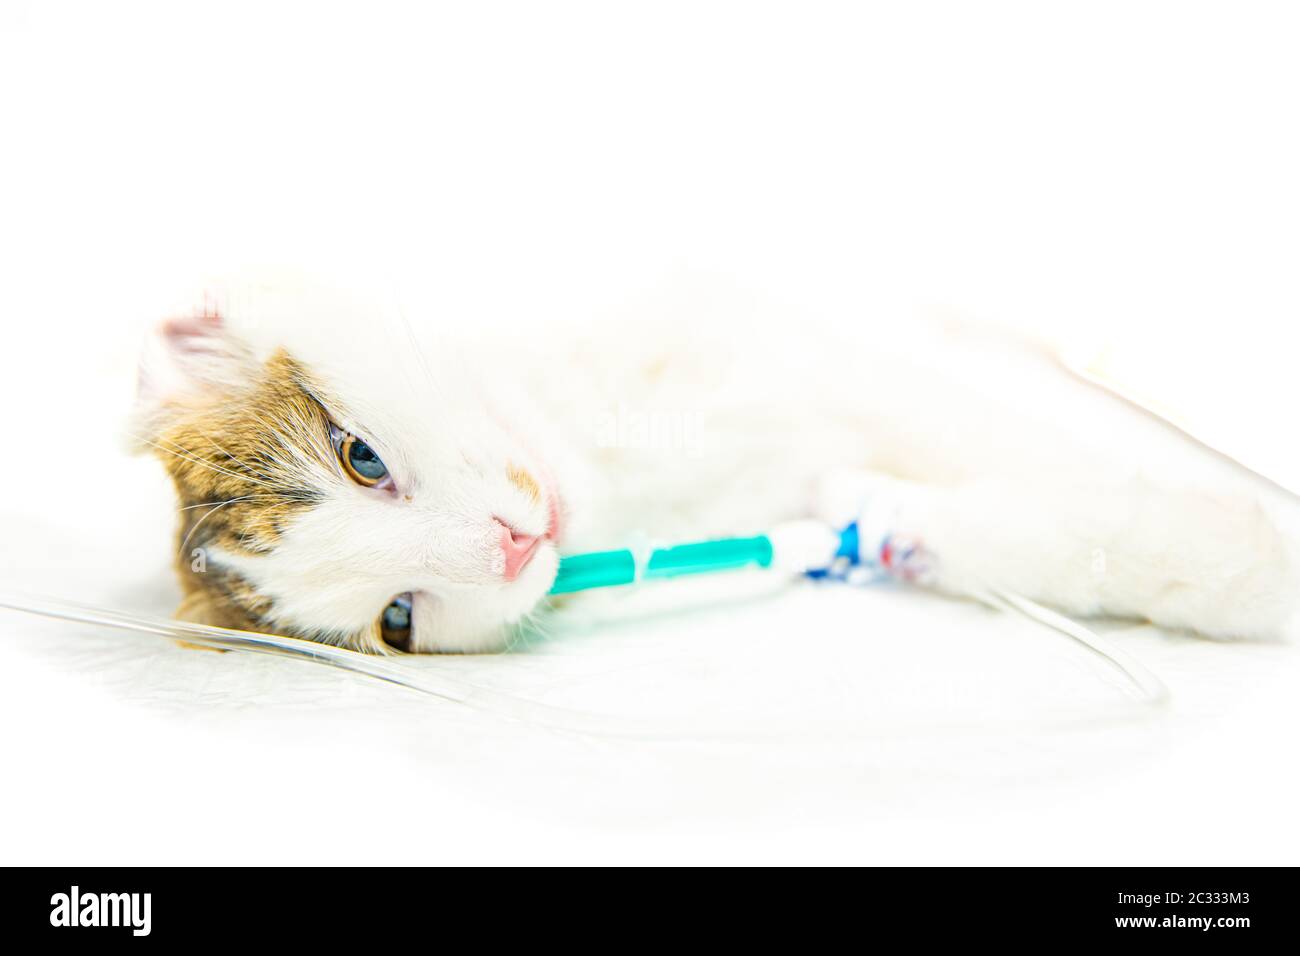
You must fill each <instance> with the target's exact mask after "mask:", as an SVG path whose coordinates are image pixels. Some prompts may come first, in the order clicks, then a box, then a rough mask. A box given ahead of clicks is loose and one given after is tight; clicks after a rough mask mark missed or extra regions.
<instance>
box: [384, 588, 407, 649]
mask: <svg viewBox="0 0 1300 956" xmlns="http://www.w3.org/2000/svg"><path fill="white" fill-rule="evenodd" d="M379 634H380V636H381V637H382V638H383V639H384V643H385V644H387V645H388V646H389V647H391V648H392V649H393V650H395V651H406V652H409V651H410V650H411V596H410V595H409V594H403V595H401V596H399V597H396V598H394V599H393V603H392V604H390V605H388V607H386V608H384V613H383V614H382V615H380V618H379Z"/></svg>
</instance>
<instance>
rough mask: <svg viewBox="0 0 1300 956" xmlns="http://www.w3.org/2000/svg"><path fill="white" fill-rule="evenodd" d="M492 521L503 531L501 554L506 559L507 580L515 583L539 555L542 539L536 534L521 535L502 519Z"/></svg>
mask: <svg viewBox="0 0 1300 956" xmlns="http://www.w3.org/2000/svg"><path fill="white" fill-rule="evenodd" d="M492 520H493V521H495V522H496V524H497V527H498V528H500V529H501V553H502V554H504V555H505V558H506V567H505V578H506V580H507V581H513V580H514V579H515V578H517V577H519V572H520V571H522V570H523V569H524V566H525V565H526V564H528V562H529V561H531V560H532V558H533V555H534V554H536V553H537V545H538V543H539V542H540V541H541V538H539V537H537V535H534V534H520V533H519V532H518V531H516V530H515V529H514V528H512V527H510V525H508V524H506V523H505V522H504V521H502V520H501V519H500V518H493V519H492Z"/></svg>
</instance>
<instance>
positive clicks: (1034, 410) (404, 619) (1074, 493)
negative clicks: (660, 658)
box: [134, 282, 1297, 653]
mask: <svg viewBox="0 0 1300 956" xmlns="http://www.w3.org/2000/svg"><path fill="white" fill-rule="evenodd" d="M134 432H135V434H136V436H137V438H138V440H139V443H140V445H141V447H147V448H150V449H152V450H154V451H155V452H156V453H157V454H158V455H159V456H160V458H161V459H162V460H163V461H164V463H165V464H166V465H167V467H168V469H169V471H170V472H171V474H172V476H173V478H174V480H175V483H176V487H177V490H178V492H179V496H180V506H181V507H180V512H179V513H180V515H181V517H182V520H181V527H180V532H179V538H178V559H177V568H178V571H179V574H180V577H181V582H182V586H183V589H184V592H185V598H184V600H183V602H182V605H181V607H180V609H179V611H178V616H179V617H181V618H183V619H187V620H192V621H196V622H200V623H210V624H218V625H224V626H233V627H239V628H244V629H252V630H262V631H273V632H277V633H284V634H291V635H297V636H305V637H308V638H312V639H315V640H320V641H326V642H331V643H338V644H342V645H346V646H350V647H354V648H357V649H362V650H368V651H373V652H380V653H383V652H388V651H390V650H392V649H398V650H409V651H424V652H427V651H486V650H495V649H499V648H501V647H502V646H504V644H505V643H506V642H507V641H508V639H509V637H510V635H511V634H512V632H513V629H514V628H515V627H516V626H517V625H518V624H519V622H521V621H523V620H525V619H526V618H527V616H528V615H529V614H530V613H531V612H532V611H533V610H534V609H535V608H537V607H539V606H540V605H542V604H544V602H545V599H546V593H547V591H548V589H549V587H550V585H551V583H552V581H553V578H554V575H555V572H556V567H557V563H558V556H559V553H560V552H561V551H562V550H563V551H566V552H567V551H580V550H588V549H603V548H613V547H621V546H624V545H626V544H628V543H629V542H630V541H632V540H634V539H638V538H644V537H645V536H653V537H657V538H660V539H662V540H669V541H670V540H674V539H690V538H700V537H706V536H713V535H721V534H733V533H734V534H743V533H754V532H758V531H763V530H765V529H767V528H769V527H771V526H772V525H774V524H775V523H777V522H779V521H783V520H785V519H789V518H797V517H802V516H806V515H810V514H821V515H825V516H827V517H833V518H837V519H847V518H848V517H850V516H851V514H852V513H853V512H854V509H856V508H857V507H858V506H859V505H860V504H861V502H862V501H863V500H864V498H865V497H866V496H868V495H871V496H874V500H875V501H877V502H880V501H886V502H889V503H890V504H889V507H888V508H887V512H886V513H887V515H888V519H889V521H890V522H891V523H892V525H893V527H892V529H891V530H893V531H895V532H897V533H898V534H900V535H903V536H904V537H906V538H907V539H909V540H912V541H915V542H918V543H919V544H920V545H921V546H922V547H923V549H924V553H925V554H926V556H927V569H926V574H925V583H927V584H929V585H931V586H933V587H936V588H939V589H941V590H945V591H949V592H952V593H957V594H966V593H971V592H973V591H974V590H976V589H978V588H983V587H995V588H1002V589H1006V590H1010V591H1014V592H1017V593H1019V594H1022V595H1024V596H1027V597H1029V598H1032V599H1035V600H1038V601H1042V602H1044V603H1048V604H1052V605H1055V606H1056V607H1059V608H1061V609H1063V610H1065V611H1068V612H1073V613H1076V614H1084V615H1096V614H1105V615H1116V616H1123V617H1134V618H1144V619H1150V620H1152V621H1154V622H1156V623H1158V624H1161V625H1165V626H1169V627H1174V628H1186V629H1190V630H1194V631H1198V632H1201V633H1204V634H1207V635H1212V636H1219V637H1276V636H1280V635H1282V634H1284V633H1286V632H1287V630H1288V628H1289V627H1290V622H1291V619H1292V617H1293V615H1294V612H1295V609H1296V596H1297V588H1296V582H1297V564H1296V554H1295V549H1294V544H1293V541H1294V538H1293V536H1292V535H1291V534H1289V533H1288V532H1287V531H1285V530H1284V525H1283V522H1284V520H1285V521H1290V520H1291V519H1290V516H1289V514H1288V513H1286V512H1287V509H1288V503H1287V502H1285V501H1284V500H1282V499H1281V498H1280V497H1279V496H1276V495H1274V494H1272V493H1271V492H1270V491H1269V490H1268V489H1267V488H1265V487H1262V486H1260V485H1259V484H1258V483H1256V482H1254V481H1252V480H1251V479H1250V478H1248V477H1245V476H1242V475H1237V474H1231V473H1230V470H1229V469H1225V468H1224V466H1222V465H1221V464H1220V463H1218V462H1215V461H1214V460H1213V459H1212V457H1211V456H1208V455H1205V454H1204V453H1202V452H1200V451H1199V450H1196V449H1194V448H1192V447H1191V446H1190V445H1189V444H1188V443H1186V442H1182V441H1179V440H1178V439H1176V438H1173V437H1171V436H1170V435H1169V434H1167V433H1166V432H1165V431H1163V430H1162V429H1160V428H1158V427H1155V426H1154V425H1152V424H1151V423H1149V422H1146V421H1143V420H1141V419H1140V418H1139V417H1136V416H1134V415H1132V414H1131V413H1129V412H1128V411H1126V410H1124V409H1121V408H1119V407H1117V406H1116V405H1115V404H1114V403H1113V402H1112V401H1111V400H1109V399H1108V398H1106V397H1105V396H1103V395H1101V394H1088V393H1086V392H1085V391H1082V390H1079V389H1077V388H1075V387H1074V386H1073V385H1071V384H1070V383H1068V382H1066V381H1065V379H1064V378H1063V377H1062V376H1061V375H1060V374H1059V373H1058V372H1056V371H1055V370H1054V369H1051V368H1050V367H1048V366H1047V365H1045V364H1044V363H1043V362H1042V361H1041V359H1038V358H1035V357H1032V356H1028V355H1026V354H1024V353H1017V352H1016V351H1015V350H1014V349H1010V350H1008V349H1002V350H998V349H995V350H992V351H990V350H987V349H985V350H983V351H982V352H981V351H979V350H974V349H970V348H955V347H954V346H953V345H952V344H951V343H950V342H949V341H948V340H947V339H945V338H944V337H943V336H939V335H935V334H932V333H930V332H928V331H925V330H920V331H918V330H910V331H904V330H903V329H900V328H890V327H889V326H879V325H878V326H875V327H872V328H868V327H866V326H865V325H864V326H863V328H862V330H861V334H854V333H850V334H845V333H844V330H843V329H841V330H839V331H838V332H834V333H833V332H832V331H830V330H827V329H823V328H819V327H815V326H811V325H810V324H809V323H807V322H806V321H802V320H799V319H798V318H792V317H790V316H788V315H784V314H779V313H776V312H773V311H772V310H770V309H769V308H767V307H761V306H758V305H756V304H755V303H754V302H752V301H749V300H747V299H746V298H745V297H744V296H740V295H737V294H735V293H734V292H731V291H730V290H726V289H724V288H721V287H719V286H717V285H709V284H698V283H697V284H690V283H688V284H686V287H684V288H674V290H673V291H672V292H671V293H670V294H664V295H661V296H657V297H651V298H648V299H645V300H643V301H641V302H639V303H638V304H636V305H635V306H634V307H632V308H629V309H626V310H624V311H622V312H620V313H618V314H614V315H610V316H605V317H600V320H599V321H596V319H595V318H593V319H592V320H590V321H586V322H575V323H574V324H573V325H572V326H570V327H567V328H557V327H554V326H551V327H547V328H535V329H530V328H529V327H528V323H527V322H526V321H522V322H515V323H511V324H510V325H508V326H504V327H502V328H496V329H477V330H476V329H466V328H462V327H460V326H459V324H458V323H457V321H456V318H455V317H454V316H438V315H412V316H406V317H403V316H402V314H401V313H400V312H399V311H398V310H396V309H395V308H393V307H392V306H391V305H389V304H387V303H381V302H378V301H375V300H371V299H367V298H362V297H359V296H356V295H353V294H349V293H343V292H338V291H326V290H323V289H321V288H319V287H307V286H304V285H301V284H298V283H293V282H290V283H284V282H278V283H271V284H268V283H262V282H245V283H241V284H239V285H237V286H235V285H232V286H227V287H224V288H222V289H218V290H216V291H210V292H209V293H208V294H207V297H206V299H205V304H204V305H203V306H201V307H200V308H198V309H197V310H195V311H193V312H192V313H190V314H187V315H183V316H181V317H179V318H174V319H170V320H168V321H166V322H164V323H163V324H162V325H161V326H159V328H158V331H157V334H156V335H155V337H154V338H153V340H152V341H151V343H150V345H149V347H148V348H147V349H146V354H145V358H144V360H143V362H142V373H141V386H140V402H139V412H138V417H137V419H136V421H135V423H134ZM1225 488H1226V489H1228V490H1227V491H1225V490H1224V489H1225ZM878 513H879V512H878Z"/></svg>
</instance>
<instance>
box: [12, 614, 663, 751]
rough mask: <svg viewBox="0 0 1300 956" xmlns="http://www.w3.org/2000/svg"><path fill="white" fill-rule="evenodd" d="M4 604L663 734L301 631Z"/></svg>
mask: <svg viewBox="0 0 1300 956" xmlns="http://www.w3.org/2000/svg"><path fill="white" fill-rule="evenodd" d="M0 608H7V609H9V610H11V611H22V612H23V613H26V614H35V615H37V616H40V617H47V618H53V619H55V620H60V621H72V622H74V623H78V624H91V625H95V626H98V627H109V628H114V629H117V630H122V631H135V632H137V633H141V634H153V635H155V636H157V637H165V638H170V639H172V640H177V641H185V642H186V643H189V644H197V645H200V646H202V647H208V648H213V649H215V650H238V651H251V652H252V653H255V654H267V655H270V656H273V657H283V658H289V659H293V660H305V661H312V662H314V663H317V664H328V665H330V666H332V667H337V668H340V669H342V670H345V671H351V672H352V673H354V674H361V675H363V676H366V677H371V678H374V679H376V680H381V681H385V682H386V683H389V684H397V685H398V686H400V687H406V688H409V689H411V690H414V691H418V692H420V693H422V694H428V695H429V696H431V697H439V698H441V699H443V700H447V701H451V702H453V703H457V704H463V705H465V706H467V707H473V708H475V709H476V710H482V711H485V712H488V713H492V714H496V715H498V716H506V717H513V718H517V719H520V720H525V721H529V722H533V723H539V724H543V725H545V726H547V727H549V728H551V729H554V730H567V731H573V732H576V733H583V734H611V733H615V734H620V735H624V736H661V734H657V733H655V728H653V727H651V726H650V725H649V724H642V723H641V722H638V721H630V720H627V719H626V718H617V719H613V720H611V719H609V718H605V717H602V716H600V715H597V714H590V713H584V712H582V711H576V710H568V709H565V708H561V707H552V706H550V705H547V704H540V703H536V702H534V701H530V700H525V699H523V698H521V697H513V696H511V695H509V694H502V693H500V692H499V691H494V690H489V689H488V688H485V687H479V686H477V685H475V684H471V683H469V682H467V681H461V680H457V679H455V678H451V677H447V676H446V675H445V674H438V673H432V672H428V671H426V670H425V669H417V668H414V667H410V666H402V665H398V664H393V663H390V662H389V661H388V660H387V659H386V658H383V657H376V656H374V655H372V654H361V653H359V652H357V651H352V650H348V649H347V648H343V647H335V646H334V645H332V644H320V643H317V642H316V641H307V640H303V639H301V638H296V637H282V636H280V635H277V634H262V633H258V632H256V631H237V630H233V629H230V628H225V627H212V626H210V625H207V624H190V623H187V622H183V621H168V620H162V619H160V618H154V617H149V616H147V615H141V614H130V613H127V612H124V611H113V610H110V609H108V608H102V607H95V606H93V605H89V604H79V603H77V602H75V601H65V600H62V599H59V598H51V597H43V596H36V595H16V594H10V593H4V592H0Z"/></svg>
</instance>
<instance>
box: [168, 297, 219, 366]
mask: <svg viewBox="0 0 1300 956" xmlns="http://www.w3.org/2000/svg"><path fill="white" fill-rule="evenodd" d="M224 328H225V320H224V319H222V318H221V315H220V313H218V312H217V310H216V309H215V308H212V307H211V306H209V305H207V304H206V303H205V304H204V306H203V309H202V311H200V312H197V313H195V314H194V315H190V316H185V317H183V318H174V319H167V320H166V321H164V322H163V324H162V328H161V330H160V331H161V332H162V337H163V340H164V341H165V342H166V343H167V345H168V347H169V348H172V349H175V350H176V351H178V352H183V353H185V354H188V355H196V354H202V353H206V352H214V351H216V348H217V343H218V341H219V339H220V336H221V333H222V331H223V330H224Z"/></svg>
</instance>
